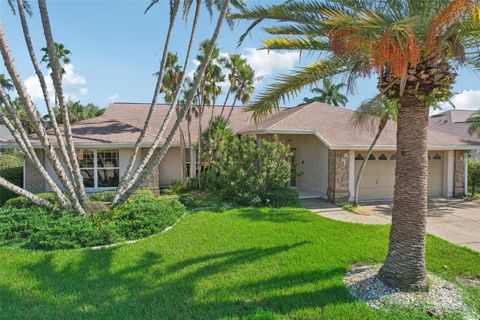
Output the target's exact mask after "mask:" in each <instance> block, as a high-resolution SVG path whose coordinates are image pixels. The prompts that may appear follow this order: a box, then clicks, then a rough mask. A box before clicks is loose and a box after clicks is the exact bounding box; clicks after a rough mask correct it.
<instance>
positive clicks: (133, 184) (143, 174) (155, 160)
mask: <svg viewBox="0 0 480 320" xmlns="http://www.w3.org/2000/svg"><path fill="white" fill-rule="evenodd" d="M229 4H230V0H225V2H224V3H223V7H222V10H221V12H220V15H219V17H218V19H217V25H216V27H215V31H214V32H213V35H212V38H211V39H210V43H211V46H210V48H209V49H208V52H207V54H206V59H205V60H204V61H203V62H202V64H201V65H200V67H199V69H198V70H199V72H198V75H199V76H198V77H197V79H195V81H194V83H193V86H192V90H191V92H190V94H189V96H188V98H187V101H186V103H185V104H184V105H183V106H182V108H181V110H180V115H179V116H178V117H177V119H176V121H175V124H174V125H173V127H172V130H171V131H170V133H169V134H168V136H167V138H166V140H165V143H164V145H163V146H162V148H160V151H159V152H157V153H152V154H154V156H153V157H152V158H151V159H149V161H148V163H146V164H145V167H144V169H142V170H141V171H139V170H137V172H136V175H137V176H136V177H135V179H133V177H132V179H130V182H129V186H128V188H126V189H125V192H124V193H123V194H122V195H121V197H120V198H119V199H118V201H116V202H112V205H118V204H120V203H122V202H123V201H125V200H126V199H127V198H128V197H129V196H130V194H131V193H132V192H133V191H135V190H136V189H137V188H138V187H139V186H140V185H141V184H142V183H143V181H145V179H146V178H147V177H148V176H149V175H150V173H151V172H152V170H153V168H155V167H156V166H158V165H159V163H160V161H162V159H163V157H164V156H165V154H166V153H167V151H168V149H169V148H170V146H171V144H172V142H173V138H174V136H175V134H176V132H177V130H178V128H179V127H180V123H181V121H182V119H183V118H184V117H185V114H186V113H187V112H188V110H189V109H190V106H191V105H192V102H193V99H194V98H195V95H196V91H197V89H198V87H199V85H200V82H201V81H202V80H203V76H204V75H205V70H206V68H207V66H208V64H209V62H210V58H211V56H212V53H213V49H214V47H215V44H216V42H217V39H218V36H219V34H220V30H221V29H222V24H223V20H224V19H225V16H226V14H227V11H228V7H229ZM144 160H145V159H144Z"/></svg>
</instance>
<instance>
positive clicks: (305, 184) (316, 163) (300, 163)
mask: <svg viewBox="0 0 480 320" xmlns="http://www.w3.org/2000/svg"><path fill="white" fill-rule="evenodd" d="M278 138H279V140H280V141H282V142H283V143H286V144H288V145H289V146H290V147H291V148H295V149H296V150H297V167H296V170H297V173H298V174H300V175H299V176H298V177H297V187H298V188H300V189H305V190H308V191H310V192H312V193H314V194H315V195H318V196H320V197H322V198H326V197H327V187H328V148H327V147H326V146H325V145H324V144H323V143H322V142H320V141H319V140H318V139H317V138H316V137H315V136H313V135H310V134H296V135H286V134H282V135H278Z"/></svg>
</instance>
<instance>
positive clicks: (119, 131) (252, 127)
mask: <svg viewBox="0 0 480 320" xmlns="http://www.w3.org/2000/svg"><path fill="white" fill-rule="evenodd" d="M148 106H149V105H148V104H136V103H114V104H111V105H110V106H109V107H108V108H107V110H106V112H105V114H104V115H102V116H100V117H97V118H93V119H89V120H85V121H82V122H80V123H78V124H76V125H74V126H73V135H74V142H75V145H76V147H77V149H78V156H79V160H80V163H81V165H82V169H81V171H82V174H83V175H84V177H85V185H86V187H87V191H98V190H106V189H111V188H115V187H116V185H117V184H118V180H119V177H121V176H122V174H123V173H124V171H125V168H126V166H127V164H128V161H129V158H130V155H131V153H132V148H133V145H134V143H135V141H136V138H137V136H138V134H139V132H140V130H141V128H142V127H143V125H144V123H145V118H146V115H147V111H148ZM167 109H168V106H167V105H158V106H157V107H156V110H155V113H154V116H153V121H152V124H151V127H150V129H149V131H148V132H147V135H146V139H145V141H144V143H143V145H142V155H143V154H145V152H146V150H147V149H148V148H149V147H150V145H151V143H152V141H153V139H154V136H155V133H156V132H157V130H158V128H159V126H160V125H161V124H162V122H163V119H164V117H165V114H166V112H167ZM210 110H211V109H210ZM210 110H208V111H206V112H205V116H204V123H203V127H204V128H206V127H207V126H208V121H209V118H210ZM220 111H221V107H216V108H215V110H214V112H215V114H216V115H218V114H220ZM229 111H230V107H227V110H226V112H227V114H228V112H229ZM353 112H354V111H351V110H349V109H346V108H341V107H334V106H330V105H327V104H323V103H319V102H314V103H310V104H304V105H300V106H297V107H294V108H288V109H286V108H285V109H281V110H279V111H276V112H275V113H274V114H273V115H271V116H269V117H267V118H266V119H264V120H263V121H262V122H261V123H259V124H254V123H253V122H252V121H251V113H250V112H248V111H245V109H244V108H241V107H235V108H233V113H232V117H231V123H230V126H231V128H232V129H233V130H234V131H235V132H237V133H239V134H242V133H255V134H257V135H258V137H259V138H265V139H268V138H270V137H271V136H273V135H278V137H279V139H280V140H281V141H283V142H285V143H288V144H289V145H290V147H291V149H292V152H293V154H294V156H293V157H292V163H294V164H295V166H294V168H295V170H294V172H293V174H292V179H291V185H292V186H294V187H296V188H297V189H298V190H299V193H300V195H301V196H305V197H321V198H325V199H329V200H331V201H333V202H337V203H338V202H344V201H348V200H351V199H352V195H353V190H354V179H355V175H356V173H357V170H358V168H359V166H360V163H361V160H362V159H363V158H364V157H365V155H366V151H367V149H368V147H369V146H370V143H371V142H372V140H373V137H374V134H375V133H374V132H370V131H366V130H365V131H360V130H358V129H355V128H354V127H353V126H352V124H351V118H352V115H353ZM207 115H208V116H207ZM174 121H175V119H172V120H171V122H170V124H169V126H168V128H167V130H166V132H167V133H168V132H169V131H170V128H171V127H172V124H173V123H174ZM432 121H434V120H433V119H432ZM182 128H183V131H184V133H185V134H187V123H186V121H183V122H182ZM197 128H198V119H196V118H193V120H192V123H191V128H190V132H191V134H192V139H193V140H197V136H198V130H197ZM395 136H396V127H395V124H394V123H389V124H388V125H387V127H386V128H385V131H384V133H383V134H382V137H381V138H380V140H379V141H378V143H377V146H376V147H375V149H374V152H373V155H372V156H371V160H369V161H368V165H367V168H366V170H365V174H364V177H363V179H362V183H361V186H360V199H361V200H364V201H366V200H381V199H391V198H392V197H393V185H394V181H395V159H396V154H395V141H396V138H395ZM53 139H54V136H53V134H52V140H53ZM34 145H36V146H38V147H40V145H39V144H38V143H37V144H35V142H34ZM428 147H429V159H430V160H429V164H430V169H429V194H430V196H431V197H451V196H461V195H463V194H464V190H465V187H466V179H465V173H466V172H465V170H466V166H465V163H466V159H467V156H468V155H469V154H470V153H471V151H472V150H478V149H479V148H480V141H479V140H475V139H469V138H467V137H464V136H463V135H459V134H455V133H451V132H448V131H446V130H445V131H444V130H443V129H442V128H441V127H437V126H435V125H434V124H432V125H431V126H430V131H429V143H428ZM38 154H39V155H40V158H41V159H43V160H45V159H44V155H43V151H42V150H41V149H38ZM195 162H196V161H194V163H193V164H192V165H191V166H190V174H195V171H196V168H195V167H196V164H195ZM136 165H138V161H137V164H136ZM46 167H47V170H48V171H49V172H53V170H52V168H51V166H50V165H49V164H48V163H47V165H46ZM34 171H35V170H34V169H33V167H32V166H31V165H30V164H29V162H28V161H27V162H26V164H25V177H26V179H25V186H26V188H27V189H29V190H30V191H33V192H44V191H48V188H47V186H46V185H45V182H44V181H43V180H42V179H41V177H40V175H39V174H37V173H36V172H34ZM181 178H182V169H181V159H180V148H179V134H178V133H177V135H176V136H175V139H174V143H173V146H172V147H171V148H170V149H169V151H168V152H167V154H166V155H165V157H164V159H163V160H162V162H161V163H160V165H159V166H158V168H157V170H155V172H153V173H152V174H151V176H150V178H149V179H148V181H146V182H145V185H144V187H147V188H150V189H153V190H156V191H157V190H159V189H160V188H161V187H163V186H168V185H169V184H170V183H172V182H173V181H175V180H181Z"/></svg>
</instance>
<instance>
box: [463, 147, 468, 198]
mask: <svg viewBox="0 0 480 320" xmlns="http://www.w3.org/2000/svg"><path fill="white" fill-rule="evenodd" d="M463 166H464V169H463V172H464V177H463V178H464V182H463V183H464V185H463V186H464V188H463V195H464V196H466V195H467V194H468V155H467V153H464V154H463Z"/></svg>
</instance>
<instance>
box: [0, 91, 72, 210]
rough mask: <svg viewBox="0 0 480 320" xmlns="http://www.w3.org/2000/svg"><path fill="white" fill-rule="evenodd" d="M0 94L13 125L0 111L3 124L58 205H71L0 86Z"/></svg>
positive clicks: (66, 206) (65, 206) (64, 206)
mask: <svg viewBox="0 0 480 320" xmlns="http://www.w3.org/2000/svg"><path fill="white" fill-rule="evenodd" d="M0 95H1V98H2V100H3V103H4V106H5V107H6V109H7V111H9V114H10V116H11V117H12V119H13V121H14V123H15V125H14V124H12V123H11V122H10V120H9V119H8V118H7V117H6V116H5V115H4V114H3V113H1V112H0V119H1V120H2V122H3V123H4V124H5V126H6V127H7V129H8V131H9V132H10V134H11V135H12V136H13V137H14V138H15V141H16V142H17V143H18V145H19V147H20V149H22V151H23V152H24V153H25V156H27V158H28V159H29V160H30V162H32V164H33V165H34V167H35V169H37V170H38V172H40V174H41V175H42V176H43V178H44V179H45V181H46V182H47V183H48V185H49V186H50V188H51V189H52V192H53V193H54V194H55V196H56V197H57V199H58V201H59V203H60V206H61V207H62V208H64V209H67V208H69V207H71V204H70V202H69V201H68V200H67V199H66V198H65V196H64V195H63V193H62V191H61V190H60V189H59V188H58V186H57V184H56V183H55V182H54V181H53V179H52V178H51V177H50V175H49V174H48V172H47V171H46V170H45V168H44V166H43V165H42V163H41V161H40V159H38V157H37V154H36V153H35V150H34V149H33V146H32V144H31V143H30V140H29V139H28V134H27V132H26V131H25V129H24V128H23V126H22V123H21V121H20V119H18V117H17V115H16V114H15V112H14V110H13V108H12V106H11V104H10V101H8V98H7V96H6V94H5V92H4V91H3V89H2V88H1V87H0ZM12 111H13V112H12ZM15 126H16V127H15Z"/></svg>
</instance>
